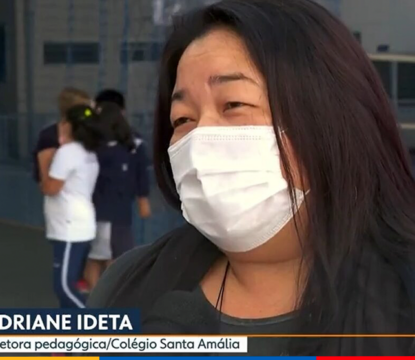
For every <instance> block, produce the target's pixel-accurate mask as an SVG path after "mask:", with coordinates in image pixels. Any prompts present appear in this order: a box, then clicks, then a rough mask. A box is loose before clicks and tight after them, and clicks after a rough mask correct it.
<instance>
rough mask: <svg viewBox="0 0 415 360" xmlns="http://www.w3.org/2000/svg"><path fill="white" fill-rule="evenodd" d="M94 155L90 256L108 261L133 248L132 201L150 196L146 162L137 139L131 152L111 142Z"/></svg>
mask: <svg viewBox="0 0 415 360" xmlns="http://www.w3.org/2000/svg"><path fill="white" fill-rule="evenodd" d="M97 155H98V162H99V165H100V174H99V176H98V180H97V184H96V186H95V191H94V196H93V201H94V205H95V211H96V217H97V225H98V226H97V238H96V239H95V240H94V242H93V244H92V248H91V251H90V254H89V258H90V259H94V260H111V259H115V258H117V257H119V256H120V255H122V254H123V253H125V252H126V251H128V250H130V249H131V248H133V247H134V238H133V233H132V222H133V208H132V204H133V202H134V201H135V200H136V198H138V197H148V196H149V192H150V191H149V187H150V186H149V174H148V165H149V161H148V157H147V153H146V149H145V145H144V143H143V141H142V140H141V139H139V138H136V148H135V150H134V151H129V150H128V149H127V148H126V147H125V146H123V145H121V144H118V143H116V142H112V143H108V144H107V145H106V146H103V147H102V148H101V149H100V150H99V151H98V153H97Z"/></svg>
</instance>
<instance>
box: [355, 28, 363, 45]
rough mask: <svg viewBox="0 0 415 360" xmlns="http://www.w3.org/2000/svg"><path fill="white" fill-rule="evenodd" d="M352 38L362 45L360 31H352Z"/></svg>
mask: <svg viewBox="0 0 415 360" xmlns="http://www.w3.org/2000/svg"><path fill="white" fill-rule="evenodd" d="M353 36H354V37H355V38H356V40H357V41H358V42H360V43H362V33H361V32H360V31H354V32H353Z"/></svg>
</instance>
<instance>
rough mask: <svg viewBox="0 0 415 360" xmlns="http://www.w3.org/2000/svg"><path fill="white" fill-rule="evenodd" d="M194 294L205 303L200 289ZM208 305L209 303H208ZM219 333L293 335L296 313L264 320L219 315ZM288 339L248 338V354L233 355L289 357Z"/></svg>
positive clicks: (296, 319) (295, 325)
mask: <svg viewBox="0 0 415 360" xmlns="http://www.w3.org/2000/svg"><path fill="white" fill-rule="evenodd" d="M195 292H196V293H197V294H198V296H200V297H201V298H202V299H203V300H204V301H206V302H207V303H209V302H208V300H207V299H206V297H205V295H204V293H203V291H202V289H201V288H200V287H197V289H196V290H195ZM209 304H210V303H209ZM218 317H219V318H220V333H221V334H223V335H228V334H231V335H244V334H246V335H250V334H251V335H252V334H255V335H270V334H272V335H277V334H295V333H296V327H297V321H298V318H297V313H295V312H292V313H289V314H285V315H280V316H275V317H271V318H265V319H239V318H235V317H232V316H228V315H225V314H219V313H218ZM288 341H289V338H283V337H281V338H265V337H262V338H260V337H258V338H250V339H249V340H248V352H247V353H243V354H233V355H235V356H241V355H244V356H289V353H288V350H287V349H288Z"/></svg>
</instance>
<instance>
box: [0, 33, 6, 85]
mask: <svg viewBox="0 0 415 360" xmlns="http://www.w3.org/2000/svg"><path fill="white" fill-rule="evenodd" d="M4 81H6V29H5V27H4V25H0V82H4Z"/></svg>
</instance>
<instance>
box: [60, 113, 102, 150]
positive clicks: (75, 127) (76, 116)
mask: <svg viewBox="0 0 415 360" xmlns="http://www.w3.org/2000/svg"><path fill="white" fill-rule="evenodd" d="M64 120H65V121H67V122H68V123H69V124H70V125H71V128H72V137H73V139H74V140H75V141H77V142H79V143H81V144H82V145H83V146H84V148H85V149H86V150H88V151H94V152H95V151H96V150H98V148H99V147H100V146H101V143H102V141H103V139H104V138H103V137H104V132H103V128H102V126H101V124H100V122H99V120H98V114H97V113H96V112H95V110H94V109H93V108H92V107H90V106H88V105H76V106H73V107H71V108H69V110H68V111H67V112H66V114H65V118H64Z"/></svg>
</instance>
